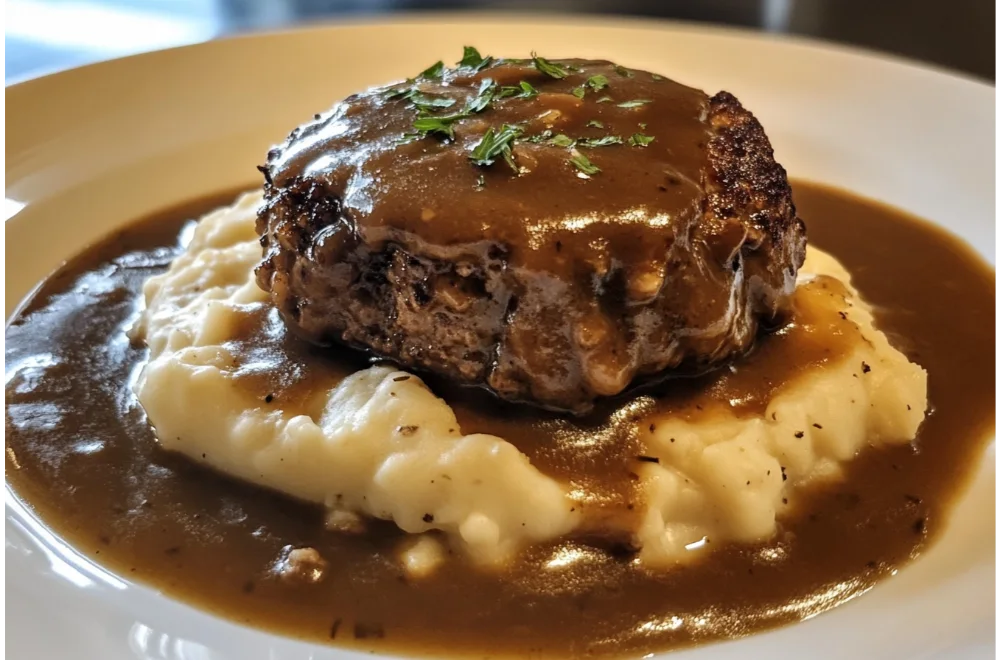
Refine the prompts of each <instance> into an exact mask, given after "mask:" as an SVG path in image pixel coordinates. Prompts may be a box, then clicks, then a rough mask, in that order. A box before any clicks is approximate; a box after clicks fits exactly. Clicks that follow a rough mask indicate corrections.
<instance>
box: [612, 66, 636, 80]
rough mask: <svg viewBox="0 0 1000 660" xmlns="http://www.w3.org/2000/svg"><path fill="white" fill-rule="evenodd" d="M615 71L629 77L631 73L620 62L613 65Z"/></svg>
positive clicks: (623, 76)
mask: <svg viewBox="0 0 1000 660" xmlns="http://www.w3.org/2000/svg"><path fill="white" fill-rule="evenodd" d="M615 73H617V74H618V75H619V76H621V77H622V78H631V77H632V75H633V74H632V72H631V71H629V70H628V69H626V68H625V67H623V66H622V65H621V64H616V65H615Z"/></svg>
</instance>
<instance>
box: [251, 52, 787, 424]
mask: <svg viewBox="0 0 1000 660" xmlns="http://www.w3.org/2000/svg"><path fill="white" fill-rule="evenodd" d="M463 62H464V64H463V65H460V66H457V67H456V68H450V69H449V68H443V67H441V66H440V63H439V65H436V66H434V67H431V68H430V69H428V70H427V71H425V72H424V73H422V74H421V75H420V76H418V77H417V78H415V79H411V80H407V81H406V82H403V83H399V84H395V85H390V86H387V87H381V88H376V89H372V90H369V91H367V92H363V93H360V94H355V95H353V96H350V97H348V98H347V99H345V100H344V101H343V102H341V103H338V104H337V105H335V106H334V107H333V108H332V109H331V110H330V111H329V112H327V113H325V114H322V115H316V117H315V118H314V120H313V121H310V122H308V123H306V124H304V125H302V126H300V127H299V128H296V129H295V130H294V131H292V133H291V135H289V137H288V139H287V140H286V141H285V142H284V143H283V144H281V145H280V146H277V147H275V148H274V149H272V150H271V151H270V153H269V154H268V158H267V164H266V165H265V166H263V167H262V168H261V170H262V171H263V173H264V176H265V179H266V182H265V186H264V188H265V203H264V205H263V206H262V207H261V209H260V211H259V215H258V220H257V231H258V233H259V234H260V236H261V245H262V246H263V248H264V256H263V260H262V261H261V263H260V265H259V266H258V268H257V281H258V283H259V284H260V286H261V287H263V288H264V289H265V290H267V291H270V293H271V297H272V298H273V300H274V303H275V304H276V306H277V307H278V309H279V310H280V311H281V313H282V315H283V317H284V319H285V321H286V323H287V324H288V325H289V326H290V327H292V328H293V329H294V330H296V331H297V332H298V333H299V334H300V335H302V336H304V337H305V338H307V339H309V340H310V341H313V342H316V343H319V344H328V343H332V342H341V343H345V344H348V345H351V346H354V347H357V348H361V349H364V350H367V351H370V352H371V353H372V354H374V355H376V356H380V357H383V358H389V359H391V360H393V361H395V362H397V363H399V364H401V365H403V366H405V367H410V368H416V369H422V370H427V371H430V372H435V373H437V374H441V375H444V376H446V377H448V378H450V379H452V380H454V381H456V382H460V383H464V384H470V385H480V386H485V387H487V388H489V389H490V390H492V391H493V392H495V393H496V394H497V395H499V396H500V397H502V398H505V399H508V400H512V401H523V402H530V403H533V404H536V405H540V406H544V407H547V408H552V409H557V410H565V411H571V412H574V413H583V412H586V411H587V410H589V409H590V408H591V407H592V405H593V402H594V400H595V399H596V398H597V397H600V396H610V395H614V394H617V393H620V392H622V391H623V390H625V389H626V388H627V387H629V385H630V383H632V382H633V381H635V380H636V379H643V378H653V377H661V376H666V375H671V374H687V373H692V372H699V371H704V370H705V369H708V368H710V367H712V366H715V365H718V364H720V363H722V362H723V361H726V360H727V359H729V358H732V357H734V356H738V355H740V354H742V353H744V352H745V351H747V350H749V349H750V348H751V347H752V344H753V341H754V338H755V335H756V333H757V332H758V328H759V326H761V325H765V326H768V325H771V324H773V323H775V322H776V321H777V320H779V318H780V317H781V316H782V312H783V311H784V309H785V307H786V306H787V304H788V299H789V298H788V297H789V294H790V292H791V291H792V288H793V287H794V282H795V275H796V271H797V269H798V268H799V266H800V265H801V264H802V260H803V258H804V255H805V227H804V225H803V223H802V221H801V220H799V219H798V218H797V217H796V214H795V207H794V205H793V203H792V197H791V189H790V188H789V185H788V181H787V178H786V175H785V171H784V169H783V168H782V167H781V166H780V165H778V164H777V163H776V162H775V161H774V158H773V154H772V149H771V145H770V143H769V142H768V139H767V136H766V135H765V134H764V130H763V129H762V127H761V125H760V123H758V122H757V120H756V119H755V118H754V117H753V115H752V114H750V112H748V111H747V110H745V109H744V108H743V107H742V106H741V105H740V103H739V101H738V100H737V99H736V98H735V97H734V96H732V95H731V94H729V93H726V92H720V93H718V94H716V95H715V96H713V97H708V96H707V95H706V94H704V93H703V92H701V91H699V90H696V89H692V88H690V87H686V86H684V85H681V84H679V83H676V82H673V81H671V80H668V79H666V78H664V77H662V76H658V75H656V74H651V73H648V72H645V71H638V70H632V69H625V68H623V67H621V66H617V65H615V64H612V63H610V62H604V61H587V60H554V61H551V62H550V61H547V60H544V59H541V58H532V59H528V60H493V59H491V58H486V59H482V58H480V57H479V56H478V54H476V53H475V52H474V51H470V50H469V49H467V56H466V58H465V59H464V60H463Z"/></svg>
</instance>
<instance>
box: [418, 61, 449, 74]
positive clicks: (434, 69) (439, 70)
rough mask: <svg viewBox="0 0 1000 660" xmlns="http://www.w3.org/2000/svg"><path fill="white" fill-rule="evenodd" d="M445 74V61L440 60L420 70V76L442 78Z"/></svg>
mask: <svg viewBox="0 0 1000 660" xmlns="http://www.w3.org/2000/svg"><path fill="white" fill-rule="evenodd" d="M443 75H444V62H442V61H441V60H438V61H437V62H435V63H434V64H432V65H430V66H429V67H427V68H426V69H424V70H423V71H421V72H420V75H419V76H417V77H418V78H440V77H441V76H443Z"/></svg>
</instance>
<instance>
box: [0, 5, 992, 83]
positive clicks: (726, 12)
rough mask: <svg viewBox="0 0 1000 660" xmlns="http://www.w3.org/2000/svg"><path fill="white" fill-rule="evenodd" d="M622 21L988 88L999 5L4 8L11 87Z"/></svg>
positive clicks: (7, 63) (132, 6)
mask: <svg viewBox="0 0 1000 660" xmlns="http://www.w3.org/2000/svg"><path fill="white" fill-rule="evenodd" d="M426 10H449V11H476V10H478V11H494V12H497V11H506V12H518V13H531V12H545V13H554V12H559V13H566V14H617V15H623V16H649V17H657V18H671V19H679V20H685V21H695V22H703V23H717V24H724V25H731V26H738V27H745V28H751V29H757V30H762V31H767V32H776V33H786V34H795V35H801V36H808V37H816V38H820V39H825V40H829V41H835V42H840V43H844V44H853V45H858V46H863V47H866V48H870V49H875V50H880V51H884V52H888V53H893V54H896V55H902V56H905V57H910V58H914V59H917V60H923V61H925V62H929V63H933V64H936V65H938V66H943V67H948V68H951V69H955V70H958V71H961V72H964V73H966V74H971V75H973V76H977V77H980V78H983V79H987V80H990V81H993V80H994V79H995V75H996V69H995V62H996V59H995V41H996V33H995V25H996V19H995V15H996V5H995V3H994V2H993V1H992V0H507V1H503V0H487V1H475V0H7V1H6V3H5V13H6V31H5V34H4V45H5V50H6V68H5V71H4V75H5V79H6V80H7V82H10V81H12V80H17V79H21V78H25V77H29V76H32V75H40V74H42V73H46V72H48V71H52V70H55V69H63V68H67V67H71V66H78V65H81V64H86V63H88V62H95V61H99V60H103V59H108V58H112V57H120V56H123V55H129V54H132V53H137V52H142V51H146V50H154V49H157V48H165V47H169V46H175V45H180V44H186V43H195V42H198V41H204V40H207V39H212V38H215V37H219V36H225V35H230V34H236V33H240V32H246V31H250V30H263V29H268V28H275V27H286V26H289V25H295V24H301V23H315V22H321V21H335V20H337V19H338V18H341V19H342V18H351V19H355V20H356V19H358V18H360V17H365V16H378V15H386V14H391V13H394V12H420V11H426Z"/></svg>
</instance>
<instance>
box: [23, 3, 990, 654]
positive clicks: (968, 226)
mask: <svg viewBox="0 0 1000 660" xmlns="http://www.w3.org/2000/svg"><path fill="white" fill-rule="evenodd" d="M466 43H469V44H475V45H476V46H478V47H479V48H480V49H481V50H482V51H483V52H486V53H493V54H497V55H501V54H502V55H510V56H521V55H524V54H525V53H528V52H529V51H531V50H538V51H539V52H541V53H542V54H544V55H545V56H550V57H560V56H580V57H604V58H608V59H613V60H615V61H618V62H621V63H622V64H625V65H629V66H635V67H638V68H643V69H647V70H652V71H657V72H660V73H663V74H666V75H668V76H670V77H672V78H676V79H677V80H680V81H682V82H685V83H688V84H690V85H693V86H696V87H701V88H703V89H706V90H708V91H710V92H714V91H716V90H718V89H726V90H729V91H731V92H733V93H735V94H736V95H737V96H738V97H739V98H740V99H741V100H742V101H743V103H744V104H745V105H746V106H747V107H748V108H750V109H751V110H752V111H753V112H754V113H755V114H756V115H757V116H758V117H759V118H760V120H761V122H762V123H763V124H764V126H765V127H766V129H767V132H768V134H769V135H770V137H771V140H772V142H773V144H774V147H775V151H776V154H777V158H778V160H779V161H780V162H781V163H782V164H784V165H785V167H786V168H787V169H788V170H789V172H790V173H791V174H792V175H793V176H795V177H801V178H808V179H814V180H817V181H823V182H827V183H831V184H835V185H838V186H842V187H844V188H847V189H850V190H853V191H855V192H858V193H860V194H863V195H866V196H869V197H874V198H877V199H880V200H883V201H886V202H888V203H890V204H893V205H895V206H898V207H901V208H904V209H907V210H909V211H912V212H914V213H916V214H918V215H920V216H923V217H925V218H929V219H931V220H933V221H935V222H937V223H939V224H941V225H943V226H945V227H947V228H949V229H950V230H951V231H953V232H955V233H956V234H958V235H960V236H962V237H963V238H964V239H965V240H967V241H968V242H969V243H971V244H972V245H974V246H975V247H976V249H977V250H979V251H980V253H981V254H982V255H983V256H984V257H986V258H987V259H988V260H989V261H991V262H994V261H995V256H994V242H995V240H994V218H995V209H994V113H995V90H994V88H993V87H990V86H987V85H984V84H981V83H978V82H974V81H972V80H967V79H963V78H960V77H957V76H954V75H949V74H947V73H944V72H940V71H934V70H930V69H927V68H923V67H918V66H914V65H912V64H909V63H906V62H902V61H898V60H893V59H888V58H885V57H878V56H873V55H870V54H863V53H859V52H857V51H851V50H845V49H842V48H837V47H832V46H827V45H820V44H816V43H811V42H804V41H799V40H790V39H775V38H771V37H764V36H755V35H751V34H748V33H743V32H738V31H730V30H719V29H706V28H694V27H689V26H682V25H677V24H671V23H660V22H654V21H625V20H611V19H607V18H601V19H591V20H586V21H581V20H577V19H574V20H572V21H571V20H568V19H563V18H556V17H549V18H544V19H543V18H538V17H533V18H521V19H513V18H510V17H507V18H503V17H500V18H497V17H477V18H476V19H475V20H470V19H468V18H457V17H453V16H446V15H440V16H436V17H432V18H422V19H420V20H409V19H407V20H397V21H395V22H393V23H390V24H366V25H352V26H334V27H320V28H315V29H309V30H304V31H294V32H283V33H276V34H263V35H256V36H251V37H245V38H239V39H233V40H226V41H219V42H214V43H208V44H204V45H199V46H193V47H186V48H180V49H176V50H168V51H162V52H157V53H151V54H148V55H141V56H138V57H131V58H127V59H123V60H116V61H111V62H107V63H103V64H98V65H95V66H90V67H86V68H82V69H77V70H72V71H67V72H64V73H59V74H55V75H52V76H47V77H44V78H40V79H36V80H31V81H28V82H25V83H22V84H19V85H16V86H14V87H12V88H9V89H8V90H7V94H6V100H7V129H8V130H7V189H6V200H5V211H6V213H7V216H8V218H9V219H8V221H7V223H6V239H7V250H6V260H7V261H6V264H7V266H6V277H7V285H6V314H7V315H9V314H10V313H11V311H12V310H13V308H14V307H15V305H16V304H17V302H18V301H19V300H20V299H21V298H23V296H24V295H25V294H27V293H28V291H30V290H31V288H32V287H33V286H34V285H35V284H36V283H37V282H38V281H39V280H40V279H41V278H42V277H44V276H45V275H46V274H47V273H49V272H51V271H52V270H53V269H54V268H55V267H56V266H58V265H59V264H60V263H61V262H62V261H63V260H64V259H66V258H67V257H69V256H70V255H72V254H73V253H75V252H77V251H79V250H80V249H81V248H82V247H83V246H84V245H86V244H88V243H90V242H92V241H93V240H95V239H96V238H98V237H99V236H101V235H103V234H105V233H107V232H109V231H110V230H111V229H112V228H114V227H117V226H120V225H121V224H123V223H126V222H128V221H129V220H131V219H134V218H137V217H139V216H141V215H143V214H145V213H147V212H150V211H153V210H156V209H159V208H163V207H165V206H169V205H171V204H174V203H176V202H179V201H183V200H188V199H192V198H194V197H198V196H200V195H203V194H207V193H210V192H214V191H218V190H222V189H227V188H230V187H233V186H236V185H240V184H247V185H250V184H252V183H256V182H257V181H258V180H259V175H258V174H257V172H256V171H255V169H254V166H255V165H257V164H258V163H260V162H262V160H263V158H264V154H265V153H266V151H267V149H268V147H269V146H270V145H271V143H273V142H277V141H279V140H280V139H281V138H283V137H284V136H285V135H286V133H287V132H288V130H290V129H291V128H292V127H294V126H295V125H297V124H298V123H300V122H301V121H302V120H304V119H306V118H308V117H309V116H311V115H312V114H313V113H314V112H316V111H319V110H322V109H325V108H327V107H328V106H329V105H330V104H331V103H332V102H334V101H336V100H338V99H339V98H341V97H343V96H345V95H347V94H349V93H351V92H353V91H356V90H359V89H362V88H364V87H367V86H370V85H375V84H379V83H383V82H386V81H389V80H393V79H400V78H403V77H405V76H406V75H408V74H411V73H412V72H413V71H414V70H415V69H417V68H421V67H422V66H423V65H426V64H428V63H430V62H433V61H435V60H437V59H439V58H443V59H445V60H446V61H451V60H452V59H458V56H459V55H460V53H461V47H462V45H463V44H466ZM859 240H863V239H860V238H859ZM993 456H994V449H993V447H992V446H991V448H990V450H989V451H988V453H987V456H986V458H985V459H984V460H983V462H982V466H981V470H980V472H979V474H978V476H977V477H976V479H975V481H974V482H973V484H972V486H971V487H970V488H969V490H968V492H967V494H966V495H965V497H964V499H963V500H962V502H961V504H960V505H959V506H958V508H957V509H956V511H955V512H954V515H953V518H952V521H951V524H950V527H949V529H948V530H947V532H946V534H945V535H944V536H943V538H942V539H941V541H940V542H939V543H938V544H936V545H935V546H934V547H933V548H932V549H931V550H930V551H929V552H928V553H927V554H926V555H925V556H924V557H922V558H921V559H920V560H919V561H917V562H916V563H914V564H913V565H912V566H909V567H908V568H906V569H904V570H902V571H901V572H900V573H899V574H898V575H896V576H895V577H893V578H891V579H889V580H887V581H886V582H885V583H884V584H882V585H880V586H878V587H876V588H875V589H874V590H873V591H871V592H870V593H869V594H867V595H865V596H863V597H861V598H859V599H857V600H855V601H853V602H851V603H848V604H846V605H845V606H842V607H839V608H837V609H836V610H834V611H833V612H830V613H828V614H824V615H822V616H819V617H817V618H815V619H813V620H811V621H808V622H805V623H802V624H798V625H794V626H791V627H787V628H784V629H780V630H777V631H775V632H771V633H766V634H763V635H759V636H755V637H752V638H748V639H744V640H740V641H735V642H728V643H723V644H716V645H710V646H706V647H702V648H698V649H694V650H691V651H685V652H681V653H678V654H676V655H674V656H671V657H673V658H677V660H681V659H682V658H695V659H697V658H732V657H737V656H739V657H744V656H751V657H765V656H766V657H770V658H804V657H808V658H843V657H872V658H874V657H878V658H931V657H934V658H958V657H984V658H985V657H992V656H993V647H994V643H995V636H994V624H993V622H994V611H995V606H994V581H995V562H994V554H995V543H994V527H995V523H994V519H995V514H994V495H993V493H994V484H995V467H994V460H993ZM6 562H7V584H6V589H7V592H6V596H7V598H6V601H7V604H8V605H9V607H8V608H7V640H6V650H7V652H8V654H9V656H10V657H12V658H99V659H102V660H120V659H123V658H149V659H153V658H155V659H168V658H169V659H178V660H179V659H181V658H184V659H187V660H210V659H211V660H221V659H223V658H225V659H234V660H236V659H238V660H255V659H264V658H267V659H269V660H278V659H281V660H286V659H292V658H295V659H299V658H314V659H317V660H320V659H332V658H337V659H342V658H349V657H361V654H355V653H349V652H345V651H341V650H337V649H333V648H326V647H317V646H313V645H308V644H305V643H302V642H297V641H292V640H288V639H283V638H279V637H276V636H273V635H270V634H266V633H262V632H259V631H256V630H250V629H246V628H243V627H240V626H237V625H235V624H232V623H229V622H226V621H222V620H219V619H217V618H214V617H212V616H209V615H207V614H204V613H202V612H200V611H197V610H195V609H193V608H190V607H188V606H186V605H183V604H181V603H178V602H175V601H171V600H169V599H167V598H166V597H164V596H161V595H160V594H158V593H156V592H155V591H154V590H152V589H149V588H146V587H143V586H141V585H136V584H132V583H129V582H127V581H123V580H120V579H119V578H117V577H114V576H112V575H109V574H107V573H106V572H104V571H103V570H102V569H100V568H98V567H96V566H94V565H93V564H90V563H89V562H88V561H87V560H85V559H83V558H82V557H80V556H79V555H77V554H76V553H75V552H73V551H72V550H71V549H69V548H67V547H65V546H64V545H62V544H61V543H60V542H59V540H58V539H57V538H55V537H54V536H52V534H51V533H49V532H47V531H46V530H45V528H44V527H43V526H41V525H40V524H39V523H38V522H37V521H35V520H33V519H32V518H31V517H30V516H29V515H26V513H25V512H24V511H23V510H21V509H19V508H18V506H17V504H16V502H14V501H13V499H12V498H11V496H10V493H9V492H8V494H7V511H6ZM364 657H370V656H368V655H365V656H364Z"/></svg>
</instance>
